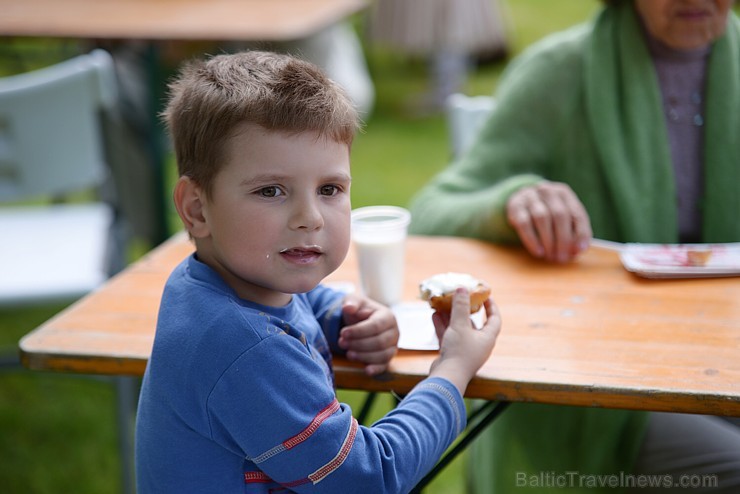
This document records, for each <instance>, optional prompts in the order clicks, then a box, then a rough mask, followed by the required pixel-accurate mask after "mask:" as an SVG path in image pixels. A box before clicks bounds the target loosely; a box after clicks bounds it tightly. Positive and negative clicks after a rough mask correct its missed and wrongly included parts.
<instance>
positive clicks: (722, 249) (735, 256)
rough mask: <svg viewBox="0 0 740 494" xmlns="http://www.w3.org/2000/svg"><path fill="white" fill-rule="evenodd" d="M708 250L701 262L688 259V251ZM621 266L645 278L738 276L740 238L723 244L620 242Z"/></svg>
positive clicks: (739, 270)
mask: <svg viewBox="0 0 740 494" xmlns="http://www.w3.org/2000/svg"><path fill="white" fill-rule="evenodd" d="M697 250H709V251H710V252H711V254H710V257H709V259H708V260H707V261H706V263H705V264H704V265H703V266H694V265H692V264H691V263H690V262H689V252H691V251H697ZM619 257H620V259H621V260H622V264H623V265H624V267H625V268H626V269H627V270H628V271H631V272H633V273H635V274H637V275H639V276H643V277H645V278H710V277H720V276H740V242H735V243H725V244H637V243H628V244H624V248H623V249H622V250H621V252H620V255H619Z"/></svg>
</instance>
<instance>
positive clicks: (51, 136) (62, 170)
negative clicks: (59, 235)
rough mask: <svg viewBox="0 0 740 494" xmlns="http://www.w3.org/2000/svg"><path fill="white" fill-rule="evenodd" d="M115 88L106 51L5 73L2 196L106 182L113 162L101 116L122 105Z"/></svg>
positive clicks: (0, 126)
mask: <svg viewBox="0 0 740 494" xmlns="http://www.w3.org/2000/svg"><path fill="white" fill-rule="evenodd" d="M115 88H116V83H115V72H114V68H113V60H112V58H111V56H110V55H109V54H108V53H107V52H106V51H103V50H94V51H92V52H90V53H89V54H86V55H80V56H78V57H75V58H72V59H70V60H67V61H65V62H61V63H59V64H56V65H53V66H50V67H47V68H43V69H39V70H35V71H32V72H27V73H24V74H19V75H13V76H8V77H4V78H0V202H12V201H18V200H23V199H27V198H31V197H36V196H51V197H56V196H62V195H64V194H67V193H69V192H73V191H76V190H81V189H87V188H90V187H94V186H97V185H100V184H101V183H102V181H103V180H104V179H105V177H106V174H107V167H106V165H105V158H104V148H103V144H102V142H103V140H102V136H101V128H100V122H99V116H100V111H101V110H102V109H104V108H110V107H111V105H114V104H115V102H116V99H117V94H116V89H115ZM50 164H53V166H50Z"/></svg>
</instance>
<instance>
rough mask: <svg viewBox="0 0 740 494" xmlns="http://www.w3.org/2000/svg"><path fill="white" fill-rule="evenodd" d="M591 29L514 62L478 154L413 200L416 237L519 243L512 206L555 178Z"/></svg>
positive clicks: (473, 150)
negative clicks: (525, 191) (523, 192)
mask: <svg viewBox="0 0 740 494" xmlns="http://www.w3.org/2000/svg"><path fill="white" fill-rule="evenodd" d="M583 32H584V30H583V27H580V26H579V27H578V28H577V29H572V30H569V31H567V32H564V33H558V34H557V35H556V36H552V37H551V38H549V39H546V40H543V41H542V42H540V43H539V44H537V45H535V46H533V47H531V48H530V49H529V50H528V51H526V52H525V53H523V54H522V55H521V56H520V57H519V58H517V59H516V60H515V61H514V62H512V63H511V65H510V66H509V67H508V69H507V71H506V72H505V73H504V75H503V77H502V80H501V83H500V84H499V87H498V90H497V93H496V106H495V108H494V110H493V111H492V112H491V114H490V116H489V117H488V119H487V120H486V122H485V123H484V124H483V126H482V128H481V130H480V131H479V134H478V135H477V137H476V138H475V139H474V142H473V143H472V145H471V147H470V149H469V150H468V151H467V152H466V153H465V154H464V155H463V156H461V157H460V158H459V159H458V160H457V161H455V162H453V163H451V164H450V165H449V166H448V167H447V168H446V169H444V170H443V171H442V172H441V173H439V174H438V175H437V176H436V177H434V178H433V179H432V180H431V181H430V182H429V183H428V184H427V185H426V186H425V187H423V188H422V189H421V190H420V191H419V192H418V193H417V194H416V195H415V196H414V198H413V199H412V202H411V206H410V208H411V210H412V224H411V231H412V232H413V233H422V234H440V235H459V236H469V237H476V238H482V239H485V240H490V241H494V242H513V241H516V240H517V236H516V233H515V232H514V230H513V229H512V228H511V226H510V225H509V224H508V221H507V219H506V202H507V201H508V199H509V197H510V196H511V195H512V194H513V193H514V192H516V191H517V190H519V189H520V188H522V187H525V186H529V185H533V184H536V183H538V182H540V181H542V180H544V177H546V176H547V175H548V168H549V167H550V166H551V163H552V161H553V157H554V155H555V154H556V153H557V148H558V145H559V134H560V129H562V128H563V125H567V116H568V112H569V111H572V108H573V106H575V105H574V101H573V100H574V98H575V97H576V89H577V88H578V85H579V84H580V81H578V80H576V78H577V77H578V74H579V71H578V70H577V65H578V64H580V63H581V52H580V44H579V43H578V42H577V40H578V39H579V38H580V37H582V36H583ZM563 38H566V39H565V40H564V39H563ZM568 38H570V39H571V40H572V42H568V41H569V39H568ZM563 41H565V42H563Z"/></svg>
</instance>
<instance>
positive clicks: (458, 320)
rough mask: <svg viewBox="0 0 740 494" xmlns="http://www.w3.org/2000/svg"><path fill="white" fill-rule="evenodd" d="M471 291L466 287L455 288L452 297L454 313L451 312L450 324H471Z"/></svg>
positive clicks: (461, 325) (462, 325)
mask: <svg viewBox="0 0 740 494" xmlns="http://www.w3.org/2000/svg"><path fill="white" fill-rule="evenodd" d="M469 320H470V293H468V290H467V289H465V288H462V287H460V288H458V289H457V290H455V295H454V296H453V297H452V313H451V314H450V326H452V325H456V326H457V325H459V326H460V327H464V326H465V325H467V324H470V322H469Z"/></svg>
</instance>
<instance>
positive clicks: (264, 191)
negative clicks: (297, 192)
mask: <svg viewBox="0 0 740 494" xmlns="http://www.w3.org/2000/svg"><path fill="white" fill-rule="evenodd" d="M258 194H259V195H261V196H262V197H278V196H281V195H283V191H282V190H280V187H276V186H274V185H271V186H269V187H262V188H261V189H260V190H259V191H258Z"/></svg>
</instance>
